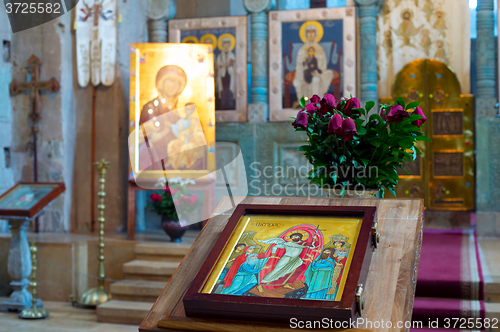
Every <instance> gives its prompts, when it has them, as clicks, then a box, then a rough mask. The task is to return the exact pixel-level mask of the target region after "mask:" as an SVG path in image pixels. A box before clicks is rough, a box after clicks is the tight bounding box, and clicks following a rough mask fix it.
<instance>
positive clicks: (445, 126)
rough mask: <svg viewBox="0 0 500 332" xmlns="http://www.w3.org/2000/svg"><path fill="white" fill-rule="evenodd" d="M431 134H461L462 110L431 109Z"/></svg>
mask: <svg viewBox="0 0 500 332" xmlns="http://www.w3.org/2000/svg"><path fill="white" fill-rule="evenodd" d="M432 117H433V118H432V122H433V127H434V128H433V133H432V134H433V136H449V135H463V110H439V111H438V110H432Z"/></svg>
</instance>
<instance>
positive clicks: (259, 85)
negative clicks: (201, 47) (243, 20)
mask: <svg viewBox="0 0 500 332" xmlns="http://www.w3.org/2000/svg"><path fill="white" fill-rule="evenodd" d="M274 4H275V3H274V0H243V5H244V6H245V9H246V10H247V11H248V12H249V13H250V36H251V37H250V40H251V43H250V47H251V63H252V87H251V103H250V105H248V122H253V123H258V122H266V121H267V119H268V118H269V104H268V91H267V84H268V83H267V78H268V65H267V60H268V45H267V27H268V26H267V12H268V11H269V10H271V9H273V8H274Z"/></svg>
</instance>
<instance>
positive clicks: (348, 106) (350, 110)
mask: <svg viewBox="0 0 500 332" xmlns="http://www.w3.org/2000/svg"><path fill="white" fill-rule="evenodd" d="M354 108H361V103H360V102H359V100H358V98H354V97H352V98H349V99H347V100H346V103H345V106H344V110H343V111H342V113H344V115H346V116H351V115H353V114H359V111H355V110H354Z"/></svg>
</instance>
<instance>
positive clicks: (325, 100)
mask: <svg viewBox="0 0 500 332" xmlns="http://www.w3.org/2000/svg"><path fill="white" fill-rule="evenodd" d="M320 104H321V105H323V104H326V105H329V106H332V107H334V108H337V102H336V101H335V97H334V96H333V95H332V94H330V93H327V94H326V95H325V96H324V97H323V99H321V101H320Z"/></svg>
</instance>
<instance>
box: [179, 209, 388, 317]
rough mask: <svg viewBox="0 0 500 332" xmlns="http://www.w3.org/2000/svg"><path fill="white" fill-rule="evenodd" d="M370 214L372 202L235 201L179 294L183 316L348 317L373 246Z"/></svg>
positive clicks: (359, 303)
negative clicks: (288, 203) (309, 204)
mask: <svg viewBox="0 0 500 332" xmlns="http://www.w3.org/2000/svg"><path fill="white" fill-rule="evenodd" d="M374 215H375V207H333V206H324V207H318V206H315V207H314V208H312V207H311V209H309V208H308V207H307V206H293V205H291V206H263V205H260V206H258V205H245V204H240V205H239V206H238V207H237V208H236V210H235V211H234V213H233V215H232V216H231V218H230V219H229V221H228V223H227V225H226V228H225V229H224V231H223V232H222V234H221V235H220V237H219V239H218V240H217V242H216V244H215V246H214V248H213V250H212V252H211V253H210V254H209V256H208V259H207V260H206V262H205V264H204V265H203V266H202V268H201V270H200V272H199V274H198V275H197V276H196V278H195V280H194V281H193V283H192V285H191V287H190V288H189V290H188V292H187V293H186V295H185V297H184V307H185V309H186V314H187V315H191V316H201V317H202V316H212V317H218V318H241V319H258V320H276V319H277V320H287V319H290V318H293V317H304V318H309V319H311V318H314V317H316V318H322V317H332V318H338V319H341V320H342V319H346V320H347V319H349V318H356V315H357V314H356V312H358V314H359V313H360V312H362V309H363V300H362V296H363V292H364V294H366V293H367V290H366V289H364V285H366V277H367V271H368V267H369V264H370V259H371V255H372V252H373V250H374V247H376V242H373V241H377V235H376V236H375V237H373V234H378V232H377V226H376V222H375V223H374ZM323 309H325V310H330V311H329V313H328V314H327V315H326V316H321V315H325V312H323V311H322V310H323ZM332 310H333V311H332Z"/></svg>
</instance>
